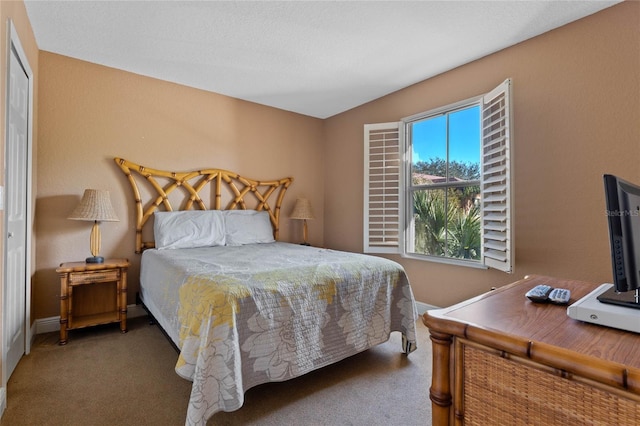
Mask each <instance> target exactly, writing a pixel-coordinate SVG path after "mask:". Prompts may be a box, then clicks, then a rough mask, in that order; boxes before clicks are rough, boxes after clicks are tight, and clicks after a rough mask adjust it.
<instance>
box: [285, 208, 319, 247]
mask: <svg viewBox="0 0 640 426" xmlns="http://www.w3.org/2000/svg"><path fill="white" fill-rule="evenodd" d="M290 217H291V219H302V238H303V240H304V242H303V243H301V244H302V245H305V246H308V245H309V243H308V242H307V219H314V217H313V211H312V210H311V203H310V202H309V200H307V199H306V198H298V199H297V200H296V204H295V206H293V211H292V212H291V216H290Z"/></svg>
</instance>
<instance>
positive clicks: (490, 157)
mask: <svg viewBox="0 0 640 426" xmlns="http://www.w3.org/2000/svg"><path fill="white" fill-rule="evenodd" d="M510 87H511V80H510V79H507V80H506V81H505V82H504V83H502V84H501V85H500V86H498V87H497V88H495V89H494V90H493V91H491V92H489V93H488V94H486V95H485V96H484V97H483V109H482V154H481V155H482V159H481V162H482V183H481V192H482V221H483V238H482V257H483V261H484V263H485V265H487V266H489V267H491V268H496V269H499V270H501V271H504V272H509V273H511V272H512V268H513V259H514V253H513V233H512V217H513V207H512V206H513V200H512V192H511V184H512V182H511V180H512V178H511V163H510V159H511V127H512V126H511V111H510V108H511V105H510V104H511V98H510Z"/></svg>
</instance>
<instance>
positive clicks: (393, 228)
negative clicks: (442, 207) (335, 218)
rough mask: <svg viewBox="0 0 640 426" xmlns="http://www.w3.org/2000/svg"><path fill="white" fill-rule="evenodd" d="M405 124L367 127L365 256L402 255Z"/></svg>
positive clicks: (365, 133)
mask: <svg viewBox="0 0 640 426" xmlns="http://www.w3.org/2000/svg"><path fill="white" fill-rule="evenodd" d="M400 129H401V123H399V122H394V123H381V124H366V125H365V126H364V154H365V155H364V156H365V164H364V252H365V253H399V252H400V247H401V246H400V243H401V214H402V213H401V212H402V208H401V206H402V203H401V199H402V197H401V181H400V179H402V174H401V171H402V155H401V152H402V151H401V147H402V134H401V131H400Z"/></svg>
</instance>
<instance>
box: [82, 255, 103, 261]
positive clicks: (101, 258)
mask: <svg viewBox="0 0 640 426" xmlns="http://www.w3.org/2000/svg"><path fill="white" fill-rule="evenodd" d="M84 261H85V262H86V263H104V257H102V256H93V257H87V258H86V259H85V260H84Z"/></svg>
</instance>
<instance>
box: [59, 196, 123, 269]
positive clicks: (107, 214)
mask: <svg viewBox="0 0 640 426" xmlns="http://www.w3.org/2000/svg"><path fill="white" fill-rule="evenodd" d="M67 219H72V220H87V221H92V222H93V227H92V228H91V237H90V240H89V242H90V248H91V254H92V257H87V258H86V259H85V262H86V263H103V262H104V257H102V256H99V254H100V244H101V236H100V222H118V221H119V219H118V217H117V216H116V213H115V211H114V210H113V207H112V206H111V199H110V198H109V191H106V190H103V189H85V191H84V195H83V196H82V200H80V204H78V206H77V207H76V208H75V210H74V211H73V212H71V214H70V215H69V217H68V218H67Z"/></svg>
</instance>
